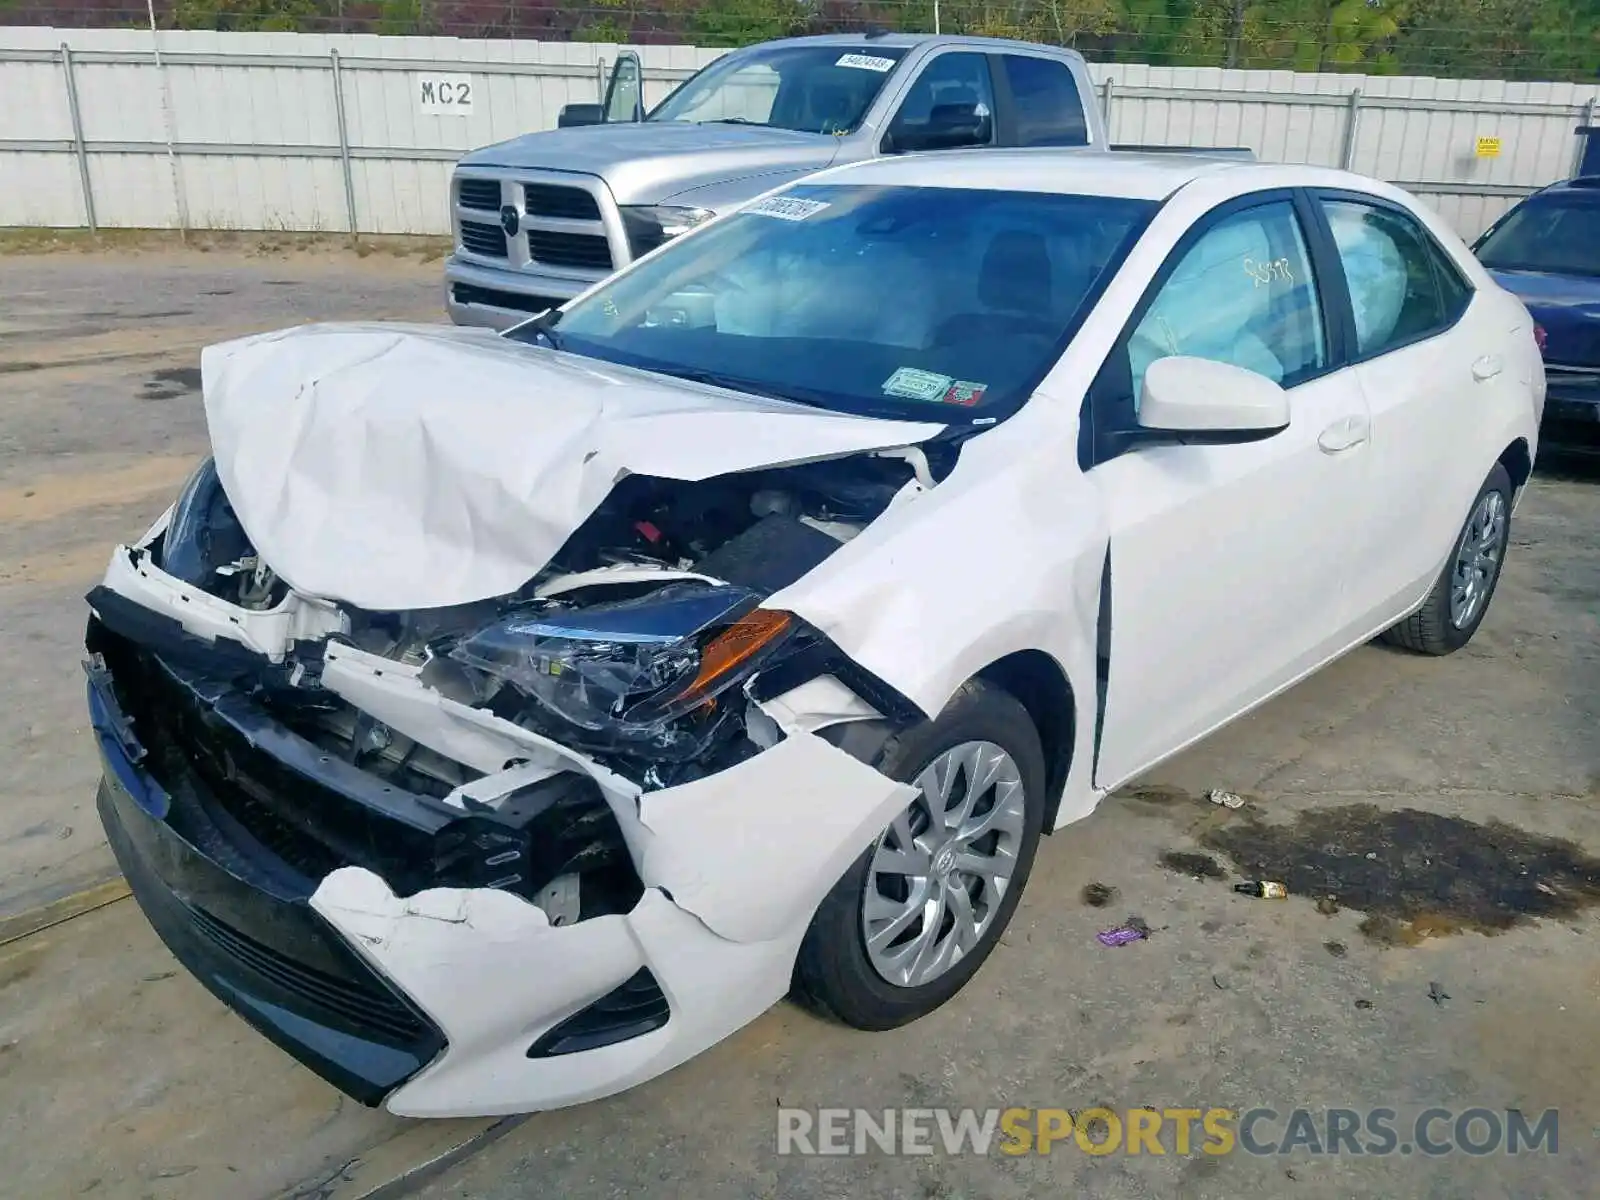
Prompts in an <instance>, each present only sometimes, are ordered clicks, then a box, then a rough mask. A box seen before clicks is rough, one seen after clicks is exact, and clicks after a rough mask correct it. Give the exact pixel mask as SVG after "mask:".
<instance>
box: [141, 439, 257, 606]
mask: <svg viewBox="0 0 1600 1200" xmlns="http://www.w3.org/2000/svg"><path fill="white" fill-rule="evenodd" d="M250 553H251V550H250V539H249V538H247V537H246V536H245V533H244V530H243V529H241V528H240V527H239V520H238V518H237V517H235V516H234V515H233V507H232V506H231V505H230V504H229V503H228V497H227V494H226V493H225V492H223V490H222V481H221V480H220V479H219V478H218V477H217V464H216V462H215V461H214V460H213V459H210V458H207V459H206V460H205V461H204V462H202V463H201V464H200V466H199V467H198V468H197V469H196V470H195V473H194V474H193V475H191V476H190V477H189V481H188V482H187V483H185V484H184V485H183V490H182V491H181V492H179V493H178V500H177V503H176V504H174V505H173V506H172V519H171V520H170V521H169V522H168V523H167V529H166V533H165V534H164V535H163V537H162V542H161V560H160V566H161V569H162V570H163V571H165V572H166V573H167V574H168V575H171V576H173V577H174V578H175V579H181V580H183V581H184V582H185V583H188V584H193V585H194V586H195V587H206V585H207V584H209V583H211V582H212V579H213V577H214V575H215V574H216V570H217V568H218V567H225V566H227V565H228V564H230V563H233V562H237V561H238V560H239V559H240V558H243V557H244V556H245V555H247V554H250Z"/></svg>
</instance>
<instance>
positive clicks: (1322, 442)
mask: <svg viewBox="0 0 1600 1200" xmlns="http://www.w3.org/2000/svg"><path fill="white" fill-rule="evenodd" d="M1368 429H1369V424H1368V421H1367V418H1366V417H1364V416H1359V415H1357V416H1349V417H1340V418H1339V419H1338V420H1337V421H1335V422H1334V423H1333V424H1332V425H1329V426H1328V427H1327V428H1326V429H1324V430H1323V431H1322V432H1321V433H1320V434H1318V435H1317V446H1318V447H1319V448H1320V449H1321V450H1322V452H1323V453H1324V454H1339V453H1342V452H1343V451H1345V450H1353V449H1354V448H1355V447H1357V446H1359V445H1361V443H1362V442H1364V441H1366V440H1367V432H1368Z"/></svg>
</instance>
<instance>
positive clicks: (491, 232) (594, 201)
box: [452, 168, 630, 308]
mask: <svg viewBox="0 0 1600 1200" xmlns="http://www.w3.org/2000/svg"><path fill="white" fill-rule="evenodd" d="M529 174H530V175H532V176H533V177H532V178H521V179H517V178H514V177H508V176H507V175H503V174H501V173H500V172H499V171H496V170H493V169H486V170H485V172H484V174H482V175H479V174H475V173H474V172H473V170H472V169H471V168H463V173H458V174H457V175H456V176H455V177H454V182H453V184H452V186H453V187H454V189H455V192H454V195H455V204H454V206H453V207H452V212H453V213H454V216H455V222H456V228H457V235H456V241H457V244H458V245H459V246H460V248H461V251H462V252H463V253H465V254H469V255H476V256H477V257H479V258H490V259H495V260H498V261H499V262H501V263H503V264H504V265H505V266H506V267H509V268H510V269H511V270H513V271H530V272H548V273H550V274H554V275H557V276H565V277H566V278H567V279H570V280H571V281H572V282H573V283H576V284H578V285H580V286H582V285H584V284H587V283H589V282H591V281H593V280H595V279H599V278H601V277H602V276H604V275H607V274H609V273H610V272H611V271H612V270H614V269H615V268H616V267H618V266H620V265H621V264H622V263H625V262H627V261H628V259H629V257H630V255H629V250H628V245H627V242H626V241H625V240H624V238H623V237H622V236H621V234H620V231H619V230H618V229H617V228H616V226H617V223H618V222H617V218H618V215H619V214H618V211H617V206H616V203H615V202H614V201H613V199H612V197H611V193H610V191H609V190H608V189H607V188H606V185H605V183H604V182H603V181H602V180H600V179H599V178H598V177H596V176H592V175H583V174H578V173H567V172H555V171H551V172H540V173H534V172H529ZM505 204H513V205H516V209H517V213H518V218H519V219H518V222H517V230H516V232H515V233H513V234H510V235H509V236H508V235H507V234H506V233H505V232H504V229H503V227H502V226H501V224H500V223H499V221H498V220H497V219H495V218H491V217H490V216H489V215H488V214H489V213H491V212H494V213H495V214H496V217H498V214H499V212H500V211H502V205H505ZM480 216H481V217H482V219H481V220H479V219H476V218H478V217H480ZM491 221H492V222H493V223H491ZM613 237H615V245H613ZM561 290H562V292H563V293H565V292H566V291H568V290H570V289H565V288H563V289H561ZM500 307H506V306H505V305H501V306H500ZM516 307H518V308H523V307H526V305H517V306H516ZM541 307H542V306H541Z"/></svg>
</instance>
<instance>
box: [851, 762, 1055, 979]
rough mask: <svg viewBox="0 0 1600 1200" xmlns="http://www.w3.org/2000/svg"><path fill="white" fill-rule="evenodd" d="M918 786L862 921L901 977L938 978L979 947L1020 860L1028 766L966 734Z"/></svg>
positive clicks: (877, 962)
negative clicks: (1021, 767) (1020, 767)
mask: <svg viewBox="0 0 1600 1200" xmlns="http://www.w3.org/2000/svg"><path fill="white" fill-rule="evenodd" d="M913 786H915V787H916V788H917V789H918V795H917V798H916V799H915V800H913V801H912V802H911V806H910V807H909V808H907V809H906V810H905V812H903V813H901V814H900V815H899V816H898V817H896V818H895V819H894V820H893V821H892V822H890V824H889V827H888V828H887V829H885V830H884V831H883V833H882V835H881V836H880V837H879V838H878V844H877V845H876V846H875V847H874V848H873V852H872V865H871V866H870V868H869V869H868V873H867V888H866V893H865V895H864V896H863V897H862V901H861V929H862V933H863V934H864V935H865V936H866V942H867V957H868V958H869V959H870V960H871V962H872V966H873V969H874V970H876V971H877V972H878V974H879V975H881V976H883V978H884V979H886V980H888V981H889V982H890V983H892V984H896V985H898V986H900V987H918V986H920V985H922V984H924V983H927V982H929V981H930V980H933V979H937V978H938V977H939V976H940V975H943V974H944V973H945V972H946V971H948V970H949V969H950V968H951V967H953V966H955V965H956V964H957V963H958V962H960V961H961V960H962V959H963V958H965V957H966V956H967V955H968V954H970V953H972V951H973V950H974V949H975V948H976V947H977V945H978V943H979V942H980V941H981V940H982V939H983V937H984V935H985V934H987V933H988V932H989V928H990V926H991V925H993V924H994V919H995V916H996V914H997V913H999V911H1000V902H1001V900H1002V899H1003V898H1004V897H1005V894H1006V888H1007V887H1008V886H1009V885H1010V882H1011V874H1012V872H1013V871H1014V870H1015V869H1016V865H1017V853H1018V852H1019V850H1020V849H1021V846H1022V828H1023V817H1024V813H1025V812H1026V807H1025V802H1024V796H1023V790H1022V773H1021V772H1020V771H1019V770H1018V769H1017V764H1016V763H1015V762H1013V761H1012V759H1011V756H1010V755H1009V754H1007V753H1006V752H1005V751H1004V750H1002V749H1001V748H1000V747H999V746H996V745H995V744H994V743H993V742H963V743H962V744H961V745H959V746H956V747H954V748H953V749H951V750H947V751H945V752H944V753H943V754H941V755H940V756H939V757H938V758H936V759H934V760H933V762H931V763H929V764H928V766H927V767H926V768H924V770H923V772H922V774H920V775H918V776H917V778H916V779H915V780H914V781H913Z"/></svg>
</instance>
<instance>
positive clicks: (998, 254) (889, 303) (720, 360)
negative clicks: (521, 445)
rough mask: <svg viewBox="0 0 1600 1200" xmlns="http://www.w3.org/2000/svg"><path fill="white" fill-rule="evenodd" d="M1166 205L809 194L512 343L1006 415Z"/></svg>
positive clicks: (804, 394) (880, 400)
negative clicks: (544, 335) (542, 337)
mask: <svg viewBox="0 0 1600 1200" xmlns="http://www.w3.org/2000/svg"><path fill="white" fill-rule="evenodd" d="M1155 207H1156V206H1155V205H1154V204H1153V203H1151V202H1149V201H1142V200H1128V199H1116V198H1107V197H1098V196H1068V195H1057V194H1047V193H1034V192H1007V191H994V190H983V189H956V188H918V187H884V186H860V185H857V186H848V185H837V184H835V185H809V186H807V185H802V186H799V187H794V188H790V189H789V190H788V191H786V192H784V193H782V194H780V195H778V196H775V197H772V198H769V199H766V200H758V201H756V202H754V203H752V204H750V205H748V206H746V207H745V208H743V209H741V210H740V211H738V212H737V213H734V214H732V215H731V216H729V217H727V218H725V219H723V220H721V221H719V222H717V223H716V224H714V225H710V226H708V227H706V228H705V229H703V230H701V231H700V232H698V233H693V234H689V235H687V236H686V237H685V238H684V240H683V241H681V242H676V243H669V244H668V245H667V246H666V247H665V248H664V249H663V250H662V251H661V253H660V254H658V255H657V256H655V257H654V258H652V259H650V260H649V261H647V262H643V263H641V264H640V265H639V266H638V267H636V268H634V269H633V270H631V271H629V272H627V273H625V274H622V275H619V276H617V277H616V278H615V279H613V280H611V281H610V282H608V283H606V284H603V285H602V286H601V287H599V288H598V289H596V290H595V291H594V292H592V293H590V294H589V295H588V296H587V297H586V298H584V299H582V300H580V301H578V302H577V303H575V304H574V305H573V306H572V307H571V308H570V309H568V310H566V311H565V312H563V313H561V314H559V316H558V318H557V320H558V321H559V324H558V325H556V326H555V327H554V328H551V327H550V324H549V322H548V321H545V322H534V323H533V324H531V325H524V326H522V327H520V328H519V329H517V330H514V331H513V332H512V335H511V336H514V337H518V338H521V339H523V340H530V341H531V340H533V339H534V338H535V337H537V336H539V334H540V333H541V332H544V331H545V330H546V329H548V331H549V333H550V340H551V341H552V342H553V343H554V344H556V345H557V346H558V347H559V348H560V349H563V350H568V351H571V352H573V353H576V354H582V355H586V356H589V357H591V358H598V359H604V360H606V361H608V362H616V363H621V364H624V365H628V366H634V367H640V368H643V369H645V370H649V371H655V372H658V373H660V374H664V375H674V376H678V377H680V378H685V379H694V380H698V381H700V382H704V383H712V384H717V385H720V386H724V387H730V388H734V389H737V390H742V391H747V392H751V393H754V394H757V395H765V396H773V397H778V398H783V399H792V400H798V401H801V402H803V403H808V404H815V405H819V406H822V407H826V408H831V409H835V410H838V411H842V412H853V413H858V414H864V415H873V416H886V417H898V418H906V419H912V420H928V419H932V420H937V421H944V422H947V423H954V422H961V421H967V420H984V419H990V418H993V417H995V416H996V415H997V414H998V415H1004V413H1006V412H1008V411H1009V410H1011V409H1014V408H1015V407H1017V406H1019V405H1020V404H1021V403H1022V402H1023V401H1024V400H1026V399H1027V398H1028V396H1029V395H1030V394H1031V393H1032V391H1033V389H1034V388H1035V387H1036V386H1037V385H1038V383H1039V381H1040V380H1041V379H1043V378H1044V375H1045V373H1046V372H1047V371H1048V370H1049V369H1050V367H1051V366H1052V365H1054V363H1055V361H1056V359H1057V358H1058V357H1059V356H1060V352H1061V350H1062V348H1063V347H1064V346H1065V344H1066V341H1067V339H1068V338H1069V337H1070V336H1071V334H1072V333H1073V332H1074V331H1075V330H1076V328H1077V326H1078V324H1079V323H1080V322H1081V320H1082V318H1083V316H1084V315H1085V314H1086V312H1087V310H1088V308H1089V307H1090V305H1091V304H1092V302H1093V300H1094V299H1095V298H1096V297H1097V296H1098V294H1099V291H1100V289H1101V287H1102V286H1103V284H1104V282H1105V281H1106V280H1108V279H1109V277H1110V275H1111V273H1112V272H1113V271H1114V270H1115V269H1116V267H1117V266H1118V265H1120V263H1121V262H1122V259H1123V257H1124V256H1125V255H1126V253H1127V251H1128V249H1129V247H1130V246H1131V245H1132V243H1133V242H1134V240H1135V239H1136V238H1137V236H1138V234H1139V232H1140V231H1141V230H1142V229H1143V227H1144V225H1145V223H1146V222H1147V221H1148V220H1149V217H1150V214H1151V213H1152V212H1153V211H1154V209H1155Z"/></svg>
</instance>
